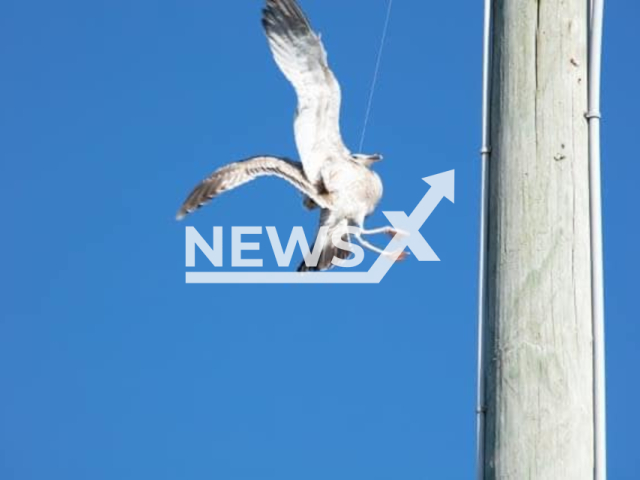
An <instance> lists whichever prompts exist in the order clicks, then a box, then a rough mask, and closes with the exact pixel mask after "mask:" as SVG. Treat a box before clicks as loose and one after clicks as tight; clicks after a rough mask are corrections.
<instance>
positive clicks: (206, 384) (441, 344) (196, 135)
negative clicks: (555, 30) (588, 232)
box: [0, 0, 640, 480]
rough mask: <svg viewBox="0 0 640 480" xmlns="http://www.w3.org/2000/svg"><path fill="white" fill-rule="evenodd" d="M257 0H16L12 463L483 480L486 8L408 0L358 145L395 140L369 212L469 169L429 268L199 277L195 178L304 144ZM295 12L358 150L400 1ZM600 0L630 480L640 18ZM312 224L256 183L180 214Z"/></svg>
mask: <svg viewBox="0 0 640 480" xmlns="http://www.w3.org/2000/svg"><path fill="white" fill-rule="evenodd" d="M261 5H262V2H261V1H258V0H251V1H234V2H218V1H216V2H211V1H203V0H183V1H180V2H178V1H164V2H151V1H144V0H140V1H120V0H114V1H111V2H83V1H73V0H61V1H59V2H44V1H41V0H21V1H19V2H18V1H16V0H5V1H4V2H3V4H2V7H0V10H1V14H0V62H1V65H2V74H1V75H0V132H2V133H1V134H0V201H1V203H2V204H3V205H4V206H5V212H4V215H5V222H4V223H5V227H4V229H3V235H2V236H1V237H0V252H1V253H0V272H1V274H0V286H1V287H2V291H3V292H4V294H3V295H2V300H1V301H0V390H1V391H2V394H1V396H0V478H3V479H12V480H28V479H29V480H30V479H43V478H47V479H56V480H58V479H60V480H63V479H64V480H75V479H78V480H79V479H88V478H91V479H93V480H101V479H114V478H118V479H120V480H126V479H140V478H154V479H175V478H184V479H205V478H207V479H210V478H215V479H224V480H254V479H255V480H258V479H260V480H262V479H277V480H289V479H292V480H293V479H296V480H297V479H318V480H324V479H327V478H332V479H336V480H342V479H345V480H346V479H354V478H367V479H400V478H401V479H406V480H409V479H424V478H438V479H466V478H471V477H472V475H473V471H474V432H475V423H474V403H475V381H476V380H475V371H476V365H475V359H476V346H475V342H476V276H477V274H476V271H477V238H478V222H477V219H478V199H479V183H480V180H479V172H480V169H479V163H478V154H477V152H478V150H479V146H480V139H479V138H480V136H479V134H480V93H481V85H480V66H481V56H480V54H481V24H482V18H481V17H482V5H481V2H479V1H465V2H408V1H402V0H398V1H396V2H395V8H394V12H393V18H392V21H391V26H390V31H389V37H388V43H387V47H386V51H385V57H384V60H383V64H382V70H381V76H380V82H379V86H378V91H377V95H376V98H375V104H374V109H373V113H372V117H371V123H370V129H369V132H368V136H367V141H366V144H365V145H366V146H365V150H367V151H370V152H378V151H379V152H382V153H384V154H385V161H384V162H383V163H382V164H380V165H379V167H378V168H377V171H378V172H379V173H380V174H381V176H382V177H383V179H384V182H385V188H386V192H385V197H384V199H383V201H382V204H381V210H405V211H410V210H411V209H412V208H413V207H414V206H415V205H416V204H417V203H418V201H419V200H420V199H421V198H422V196H423V195H424V194H425V192H426V190H427V186H426V185H425V184H424V183H423V182H422V181H421V180H420V179H421V178H422V177H424V176H427V175H433V174H436V173H439V172H442V171H445V170H450V169H456V179H457V191H456V204H455V205H452V204H450V203H448V202H446V201H445V202H444V203H443V204H442V205H441V206H440V207H439V208H438V209H437V210H436V212H435V213H434V214H433V216H432V217H431V218H430V219H429V221H428V223H427V224H426V225H425V227H424V228H423V232H424V235H425V237H426V238H427V239H428V241H429V242H430V244H431V245H432V247H433V248H434V249H435V251H436V252H437V253H438V255H439V256H440V258H441V259H442V262H441V263H439V264H421V263H419V262H417V261H415V259H412V260H409V261H407V262H405V263H403V264H400V265H396V266H394V268H393V269H392V270H391V272H390V273H389V275H388V276H387V277H386V278H385V280H384V281H383V283H382V284H381V285H377V286H349V287H347V286H338V285H335V286H331V285H329V286H187V285H185V284H184V272H185V267H184V227H185V224H178V223H176V222H175V221H174V220H173V217H174V214H175V211H176V210H177V208H178V206H179V205H180V202H181V201H182V200H183V198H184V196H185V195H186V194H187V193H188V191H189V189H190V188H191V187H193V186H194V184H195V183H196V182H197V181H199V180H200V179H201V178H202V177H203V176H205V175H206V174H208V173H209V172H210V171H212V170H213V169H215V168H216V167H218V166H220V165H222V164H223V163H226V162H228V161H232V160H237V159H241V158H244V157H247V156H250V155H252V154H256V153H274V154H282V155H289V156H295V148H294V143H293V136H292V131H291V130H292V128H291V120H292V116H293V109H294V102H295V99H294V95H293V92H292V90H291V88H290V86H289V85H288V84H287V83H286V81H285V80H284V78H283V77H282V75H281V74H280V72H279V71H278V70H277V69H276V67H275V65H274V63H273V61H272V59H271V57H270V54H269V52H268V49H267V45H266V41H265V39H264V36H263V33H262V31H261V28H260V22H259V15H260V7H261ZM303 5H304V7H305V9H306V10H307V12H308V14H309V16H310V17H311V19H312V22H313V24H314V26H315V27H316V28H317V29H318V30H320V31H321V32H322V33H323V39H324V41H325V44H326V47H327V49H328V51H329V54H330V60H331V64H332V66H333V68H334V70H335V72H336V74H337V76H338V78H339V80H340V81H341V83H342V87H343V93H344V108H343V121H342V123H343V131H344V136H345V140H346V141H347V143H348V144H349V145H351V146H352V147H353V148H355V147H356V145H357V143H358V140H359V135H360V130H361V127H362V121H363V116H364V111H365V107H366V100H367V96H368V88H369V84H370V81H371V75H372V70H373V66H374V63H375V55H376V51H377V47H378V41H379V37H380V33H381V28H382V24H383V21H384V14H385V9H386V2H385V1H383V0H375V1H373V0H369V1H366V2H365V1H351V2H345V1H338V0H325V1H322V2H318V1H315V2H314V1H312V0H306V1H304V2H303ZM608 7H609V8H608V11H607V16H606V25H605V27H606V39H605V58H604V79H603V81H604V88H605V92H604V96H603V112H604V124H603V145H604V152H603V153H604V157H603V159H604V202H605V203H604V209H605V215H606V218H605V229H606V230H605V235H606V260H605V261H606V275H607V335H608V336H607V342H608V365H607V366H608V393H609V397H608V409H609V412H608V414H609V447H610V448H609V462H610V474H611V478H613V479H616V480H617V479H630V480H631V479H637V478H640V457H638V455H637V432H638V431H639V430H640V413H639V411H638V409H637V405H638V404H640V386H639V385H638V377H637V373H636V370H637V368H638V365H640V348H639V346H640V343H639V339H640V326H639V322H638V319H639V316H638V314H637V307H636V305H635V304H634V303H633V302H634V301H635V300H636V299H637V290H638V281H637V271H638V269H639V268H640V261H639V258H638V245H639V244H640V227H638V224H637V218H638V216H637V213H636V212H635V210H636V209H637V205H638V200H637V195H636V183H637V181H636V179H637V177H638V175H640V162H638V152H637V150H638V149H637V146H636V145H635V144H634V143H633V142H634V141H635V140H636V137H637V135H638V131H640V129H639V123H640V121H639V120H638V118H639V117H638V112H640V96H639V95H638V94H637V85H638V84H640V65H639V64H638V60H637V51H636V46H637V45H638V44H639V42H640V38H639V37H640V33H639V32H640V31H639V30H638V28H637V18H638V15H639V14H640V6H638V4H637V2H632V1H623V2H609V5H608ZM316 221H317V219H316V216H315V215H314V214H309V213H307V212H305V211H304V210H303V209H302V208H301V207H300V198H299V196H298V195H297V194H296V192H294V191H293V190H292V189H291V188H290V187H289V186H288V185H285V184H284V183H279V182H278V181H276V180H270V179H267V180H263V181H260V182H256V183H254V184H252V185H250V186H247V187H246V188H244V189H243V190H242V191H237V192H233V193H231V194H229V195H227V196H225V197H223V198H221V199H220V200H219V201H217V202H216V203H215V205H212V206H210V207H209V208H207V209H206V210H203V211H202V212H200V213H199V214H198V215H196V216H194V217H193V218H192V219H190V221H189V223H188V224H189V225H193V226H195V227H197V228H198V229H199V230H200V231H201V232H205V231H210V229H211V226H212V225H221V226H225V227H226V228H228V227H230V226H231V225H263V226H266V225H275V226H277V227H278V228H279V229H281V231H282V232H285V231H286V230H287V229H290V228H291V226H293V225H302V226H304V227H305V228H306V229H308V230H309V232H312V231H313V229H314V227H315V223H316ZM384 223H386V221H385V219H384V217H383V216H382V214H381V213H379V212H378V213H377V214H376V215H375V216H374V217H372V218H371V219H370V221H369V224H370V225H378V224H384ZM289 231H290V230H289ZM228 233H229V232H228V231H227V235H228ZM226 238H227V239H229V238H230V237H229V236H227V237H226ZM262 240H263V248H264V249H267V248H268V243H267V238H266V235H264V236H263V239H262ZM262 254H263V257H264V258H265V265H266V266H267V267H275V261H274V259H273V258H272V254H270V253H269V251H268V250H264V251H263V252H262ZM230 258H231V257H230V252H229V251H226V252H225V260H226V262H227V263H228V262H229V260H230ZM200 260H202V258H201V259H200Z"/></svg>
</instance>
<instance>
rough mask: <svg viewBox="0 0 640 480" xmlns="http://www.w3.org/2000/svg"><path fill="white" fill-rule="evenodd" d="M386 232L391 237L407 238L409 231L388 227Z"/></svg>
mask: <svg viewBox="0 0 640 480" xmlns="http://www.w3.org/2000/svg"><path fill="white" fill-rule="evenodd" d="M386 233H387V235H389V236H390V237H391V238H395V237H398V238H407V237H408V236H409V232H405V231H404V230H396V229H395V228H391V229H389V230H388V231H387V232H386Z"/></svg>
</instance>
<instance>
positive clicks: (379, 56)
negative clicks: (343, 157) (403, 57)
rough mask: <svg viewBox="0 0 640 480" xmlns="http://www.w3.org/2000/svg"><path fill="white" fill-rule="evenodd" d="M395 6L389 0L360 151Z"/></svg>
mask: <svg viewBox="0 0 640 480" xmlns="http://www.w3.org/2000/svg"><path fill="white" fill-rule="evenodd" d="M392 7H393V0H389V4H388V6H387V17H386V18H385V21H384V28H383V29H382V39H381V40H380V49H379V50H378V59H377V60H376V68H375V70H374V72H373V81H372V82H371V90H370V92H369V101H368V103H367V111H366V113H365V115H364V125H363V127H362V136H361V137H360V149H359V150H358V152H362V147H363V146H364V139H365V137H366V134H367V126H368V125H369V117H370V116H371V107H372V106H373V97H374V95H375V92H376V85H377V83H378V76H379V75H380V65H381V64H382V54H383V52H384V45H385V43H386V41H387V32H388V31H389V20H390V19H391V9H392Z"/></svg>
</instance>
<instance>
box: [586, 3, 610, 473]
mask: <svg viewBox="0 0 640 480" xmlns="http://www.w3.org/2000/svg"><path fill="white" fill-rule="evenodd" d="M590 6H591V9H590V22H589V112H588V113H587V119H588V121H589V183H590V184H589V187H590V199H589V200H590V220H591V301H592V311H593V388H594V396H593V398H594V409H593V410H594V443H595V479H596V480H605V479H606V478H607V453H606V441H607V440H606V404H605V342H604V268H603V264H604V261H603V242H602V187H601V159H600V79H601V72H602V20H603V12H604V0H592V1H591V5H590Z"/></svg>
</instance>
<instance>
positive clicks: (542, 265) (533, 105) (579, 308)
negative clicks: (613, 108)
mask: <svg viewBox="0 0 640 480" xmlns="http://www.w3.org/2000/svg"><path fill="white" fill-rule="evenodd" d="M494 6H495V18H494V22H495V23H494V37H493V41H494V48H493V68H492V89H493V90H492V107H491V109H492V127H491V134H492V144H493V145H492V147H493V150H492V157H491V166H490V207H489V208H490V210H489V211H490V214H489V266H488V268H489V280H488V326H487V334H486V336H485V338H486V340H485V341H486V342H487V343H486V350H485V351H486V352H487V353H486V355H487V360H486V361H487V362H488V368H487V370H486V371H487V377H486V382H487V383H486V400H487V408H488V409H487V413H486V415H487V417H486V432H485V441H486V445H485V458H486V462H485V478H487V479H511V480H525V479H542V480H546V479H549V480H574V479H575V480H588V479H591V478H593V465H594V462H593V408H592V406H593V392H592V320H591V289H590V285H591V284H590V241H589V178H588V130H587V121H586V119H585V116H584V115H585V112H586V110H587V10H586V9H587V2H586V1H585V0H496V1H495V3H494Z"/></svg>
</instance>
